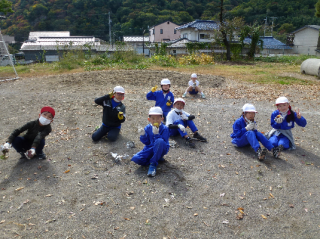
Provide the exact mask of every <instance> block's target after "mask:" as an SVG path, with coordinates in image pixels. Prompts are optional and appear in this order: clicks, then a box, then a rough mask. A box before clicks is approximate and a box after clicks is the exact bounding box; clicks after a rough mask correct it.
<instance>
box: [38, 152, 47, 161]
mask: <svg viewBox="0 0 320 239" xmlns="http://www.w3.org/2000/svg"><path fill="white" fill-rule="evenodd" d="M46 158H47V155H46V154H45V153H42V154H38V159H41V160H44V159H46Z"/></svg>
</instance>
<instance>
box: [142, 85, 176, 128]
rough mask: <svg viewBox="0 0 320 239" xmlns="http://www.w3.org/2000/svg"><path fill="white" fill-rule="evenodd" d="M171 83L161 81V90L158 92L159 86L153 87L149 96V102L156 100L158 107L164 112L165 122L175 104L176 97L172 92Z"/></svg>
mask: <svg viewBox="0 0 320 239" xmlns="http://www.w3.org/2000/svg"><path fill="white" fill-rule="evenodd" d="M170 85H171V82H170V80H169V79H162V80H161V90H158V91H157V86H155V87H152V89H151V91H150V92H149V93H148V94H147V99H148V100H155V101H156V105H155V106H159V107H160V108H161V109H162V111H163V117H164V122H165V121H166V117H167V115H168V113H169V111H170V110H171V108H172V103H173V102H174V96H173V94H172V92H170Z"/></svg>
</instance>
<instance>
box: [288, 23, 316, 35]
mask: <svg viewBox="0 0 320 239" xmlns="http://www.w3.org/2000/svg"><path fill="white" fill-rule="evenodd" d="M305 28H312V29H315V30H318V31H319V30H320V26H319V25H305V26H303V27H301V28H299V29H297V30H295V31H293V32H291V33H297V32H299V31H301V30H303V29H305Z"/></svg>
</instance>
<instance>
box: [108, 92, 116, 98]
mask: <svg viewBox="0 0 320 239" xmlns="http://www.w3.org/2000/svg"><path fill="white" fill-rule="evenodd" d="M114 93H115V92H114V91H111V92H110V93H109V97H110V99H112V98H113V96H114Z"/></svg>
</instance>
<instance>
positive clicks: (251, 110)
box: [230, 104, 279, 160]
mask: <svg viewBox="0 0 320 239" xmlns="http://www.w3.org/2000/svg"><path fill="white" fill-rule="evenodd" d="M242 111H243V113H242V115H241V117H240V118H239V119H237V120H236V121H235V122H234V124H233V133H232V134H231V135H230V136H231V138H232V141H231V142H232V144H233V145H234V146H236V147H244V146H247V145H251V147H252V148H253V149H254V151H255V152H256V153H257V156H258V159H259V160H263V159H265V157H266V154H267V150H266V148H267V149H268V150H269V151H270V150H273V148H274V147H273V145H272V144H271V143H270V142H269V141H268V139H267V138H266V137H265V136H264V135H263V134H262V133H260V132H259V131H257V123H256V122H255V121H254V117H255V114H256V113H257V111H256V108H255V107H254V106H253V105H252V104H245V105H244V106H243V107H242ZM259 141H260V142H261V143H262V145H263V146H264V147H266V148H263V149H261V147H260V143H259ZM274 156H275V157H276V158H277V157H278V156H279V155H277V154H275V153H274Z"/></svg>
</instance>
